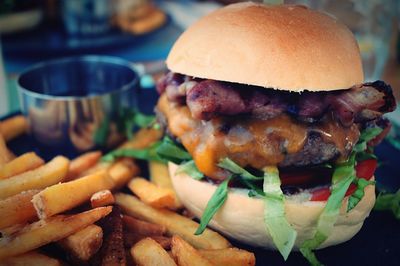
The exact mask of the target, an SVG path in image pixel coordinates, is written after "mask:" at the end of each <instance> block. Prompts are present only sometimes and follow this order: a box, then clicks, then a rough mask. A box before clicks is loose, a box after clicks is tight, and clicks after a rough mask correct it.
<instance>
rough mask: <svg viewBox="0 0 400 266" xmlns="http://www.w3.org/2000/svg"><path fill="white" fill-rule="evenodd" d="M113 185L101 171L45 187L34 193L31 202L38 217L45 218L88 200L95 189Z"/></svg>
mask: <svg viewBox="0 0 400 266" xmlns="http://www.w3.org/2000/svg"><path fill="white" fill-rule="evenodd" d="M113 186H114V181H113V180H112V179H111V178H110V176H109V175H108V174H107V173H106V172H105V171H101V172H97V173H94V174H93V175H89V176H86V177H82V178H79V179H76V180H73V181H70V182H66V183H60V184H56V185H53V186H50V187H47V188H46V189H44V190H43V191H41V192H40V193H38V194H36V195H35V196H34V197H33V199H32V202H33V206H34V207H35V209H36V212H37V215H38V217H39V218H40V219H45V218H48V217H50V216H53V215H55V214H58V213H61V212H63V211H66V210H69V209H72V208H74V207H77V206H79V205H80V204H82V203H84V202H85V201H88V200H89V199H90V197H91V196H92V195H93V194H94V193H96V192H97V191H100V190H104V189H112V188H113Z"/></svg>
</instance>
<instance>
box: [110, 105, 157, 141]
mask: <svg viewBox="0 0 400 266" xmlns="http://www.w3.org/2000/svg"><path fill="white" fill-rule="evenodd" d="M155 121H156V118H155V116H154V115H145V114H143V113H141V112H139V111H137V110H135V109H130V108H121V109H120V110H119V119H118V123H117V125H118V130H119V131H120V132H125V136H126V137H127V138H128V139H132V137H133V130H134V128H135V127H139V128H144V127H149V126H150V125H152V124H153V123H155Z"/></svg>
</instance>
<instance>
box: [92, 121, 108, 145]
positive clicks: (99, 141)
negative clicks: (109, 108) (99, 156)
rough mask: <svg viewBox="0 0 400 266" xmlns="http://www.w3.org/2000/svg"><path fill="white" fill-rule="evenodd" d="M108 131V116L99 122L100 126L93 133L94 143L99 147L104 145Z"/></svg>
mask: <svg viewBox="0 0 400 266" xmlns="http://www.w3.org/2000/svg"><path fill="white" fill-rule="evenodd" d="M109 133H110V119H109V118H108V117H105V118H104V120H103V121H102V122H101V124H100V126H99V127H98V128H97V130H96V131H95V132H94V134H93V141H94V143H95V144H96V145H97V146H99V147H103V146H105V145H106V143H107V138H108V134H109Z"/></svg>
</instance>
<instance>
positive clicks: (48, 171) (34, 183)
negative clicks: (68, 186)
mask: <svg viewBox="0 0 400 266" xmlns="http://www.w3.org/2000/svg"><path fill="white" fill-rule="evenodd" d="M68 165H69V160H68V159H67V158H65V157H63V156H57V157H55V158H54V159H53V160H51V161H50V162H48V163H47V164H45V165H43V166H40V167H38V168H36V169H34V170H31V171H28V172H25V173H22V174H19V175H16V176H13V177H10V178H7V179H4V180H0V199H5V198H7V197H10V196H13V195H15V194H18V193H20V192H22V191H25V190H30V189H42V188H45V187H47V186H51V185H53V184H56V183H58V182H61V181H62V180H63V179H64V177H65V176H66V174H67V172H68Z"/></svg>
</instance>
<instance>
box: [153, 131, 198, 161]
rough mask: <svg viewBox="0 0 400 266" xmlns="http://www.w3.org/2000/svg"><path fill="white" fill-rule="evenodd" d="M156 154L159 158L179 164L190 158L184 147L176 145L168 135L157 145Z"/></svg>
mask: <svg viewBox="0 0 400 266" xmlns="http://www.w3.org/2000/svg"><path fill="white" fill-rule="evenodd" d="M157 154H158V156H160V157H161V158H163V159H165V160H167V161H171V162H173V163H175V164H181V163H183V162H186V161H189V160H192V156H191V155H190V154H189V153H188V152H187V151H186V150H185V148H184V147H182V146H180V145H177V144H176V143H175V142H174V141H173V140H172V139H170V138H169V137H164V138H163V140H162V142H161V144H160V145H159V146H158V147H157Z"/></svg>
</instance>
